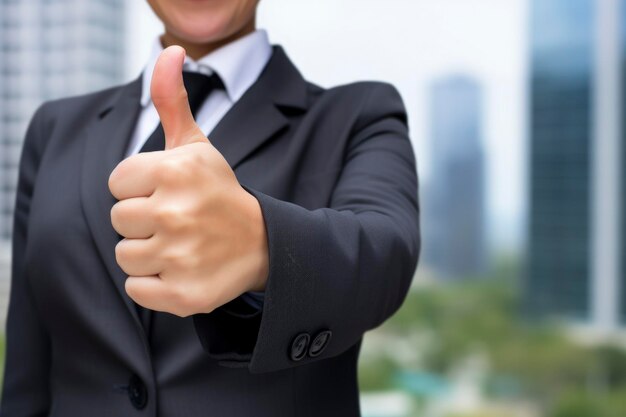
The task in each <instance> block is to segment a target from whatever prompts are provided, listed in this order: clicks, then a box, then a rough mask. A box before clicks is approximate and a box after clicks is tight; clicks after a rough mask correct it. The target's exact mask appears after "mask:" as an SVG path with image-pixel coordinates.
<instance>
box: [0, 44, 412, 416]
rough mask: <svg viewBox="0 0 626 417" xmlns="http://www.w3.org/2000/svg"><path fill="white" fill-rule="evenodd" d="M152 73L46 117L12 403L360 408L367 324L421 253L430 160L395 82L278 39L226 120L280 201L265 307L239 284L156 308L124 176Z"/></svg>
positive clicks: (29, 407)
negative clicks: (324, 78)
mask: <svg viewBox="0 0 626 417" xmlns="http://www.w3.org/2000/svg"><path fill="white" fill-rule="evenodd" d="M140 90H141V84H140V82H139V80H136V81H134V82H131V83H130V84H127V85H125V86H122V87H116V88H112V89H109V90H105V91H102V92H98V93H94V94H89V95H86V96H81V97H74V98H69V99H64V100H60V101H55V102H51V103H47V104H44V105H43V106H42V107H41V108H40V109H39V110H38V111H37V113H36V114H35V116H34V117H33V120H32V122H31V125H30V127H29V130H28V133H27V136H26V141H25V144H24V150H23V153H22V159H21V163H20V178H19V184H18V196H17V200H16V214H15V228H14V234H15V236H14V246H13V275H12V289H11V299H10V305H9V313H8V319H7V320H8V322H7V364H6V371H5V383H4V389H3V397H2V403H1V408H0V417H18V416H43V415H49V416H86V415H89V416H112V415H115V416H122V415H123V416H132V415H150V416H156V415H158V416H172V417H173V416H213V415H214V416H260V417H262V416H272V417H277V416H357V415H359V406H358V390H357V382H356V363H357V358H358V353H359V348H360V343H361V338H362V334H363V332H364V331H366V330H368V329H371V328H373V327H375V326H377V325H379V324H380V323H382V322H383V321H384V320H385V319H386V318H387V317H389V316H390V315H391V314H392V313H393V312H394V311H396V309H397V308H398V307H399V306H400V304H401V303H402V301H403V299H404V296H405V294H406V291H407V289H408V287H409V284H410V281H411V277H412V275H413V272H414V269H415V266H416V263H417V258H418V252H419V231H418V203H417V177H416V173H415V161H414V157H413V152H412V147H411V144H410V142H409V140H408V136H407V127H406V114H405V110H404V107H403V105H402V101H401V99H400V97H399V95H398V94H397V92H396V91H395V89H393V88H392V87H390V86H389V85H387V84H382V83H357V84H351V85H346V86H341V87H337V88H332V89H328V90H325V89H322V88H320V87H318V86H315V85H313V84H310V83H308V82H306V81H305V80H304V79H303V78H302V76H301V75H300V74H299V72H298V71H297V69H296V68H295V67H294V66H293V64H292V63H291V62H290V60H289V59H288V58H287V56H286V54H285V53H284V51H283V50H282V49H281V48H280V47H274V51H273V55H272V57H271V59H270V61H269V63H268V64H267V66H266V68H265V69H264V71H263V73H262V74H261V76H260V77H259V79H258V80H257V82H256V83H255V84H254V85H253V86H252V87H251V88H250V89H249V90H248V91H247V92H246V93H245V94H244V96H243V97H242V98H241V99H240V100H239V101H238V102H237V103H236V104H235V106H234V107H233V108H232V109H231V110H230V111H229V112H228V113H227V114H226V116H225V117H224V118H223V119H222V120H221V121H220V123H219V124H218V125H217V126H216V128H215V129H214V130H213V131H212V132H211V133H210V135H209V138H210V139H211V141H212V143H213V144H214V146H215V147H216V148H217V149H218V150H219V151H220V152H221V153H222V154H223V155H224V157H225V158H226V160H227V161H228V162H229V164H230V165H231V167H232V168H233V169H234V171H235V173H236V175H237V178H238V180H239V181H240V183H241V184H242V185H243V186H244V187H245V188H246V189H247V190H248V191H249V192H250V193H251V194H253V195H254V196H255V197H256V198H257V199H258V201H259V204H260V206H261V209H262V213H263V217H264V221H265V225H266V229H267V235H268V246H269V269H270V271H269V276H268V281H267V287H266V290H265V299H264V305H263V309H262V310H255V309H254V308H252V307H250V306H249V305H248V304H247V303H245V302H243V301H242V300H241V298H237V299H235V300H233V301H231V302H230V303H228V304H227V305H225V306H223V307H221V308H218V309H217V310H215V311H213V312H211V313H208V314H196V315H194V316H191V317H187V318H180V317H177V316H174V315H171V314H167V313H160V312H153V314H151V319H150V321H149V322H145V321H144V322H142V320H141V319H140V317H139V315H138V314H137V311H136V310H135V306H134V304H133V302H132V300H131V299H130V298H129V297H128V296H127V295H126V293H125V290H124V281H125V279H126V274H124V272H123V271H122V270H121V269H120V268H119V266H118V265H117V263H116V260H115V252H114V248H115V244H116V243H117V242H118V236H117V234H116V233H115V231H114V230H113V228H112V226H111V223H110V209H111V207H112V206H113V204H114V203H115V202H116V200H115V199H114V198H113V196H112V195H111V194H110V192H109V190H108V188H107V180H108V176H109V174H110V173H111V171H112V170H113V168H115V166H116V165H117V163H118V162H119V161H120V160H121V158H122V155H123V152H124V149H125V147H126V145H127V141H128V138H129V135H130V134H131V130H132V127H133V125H134V122H135V119H136V117H137V113H138V111H139V95H140V92H141V91H140ZM146 326H149V329H150V331H149V332H147V331H146Z"/></svg>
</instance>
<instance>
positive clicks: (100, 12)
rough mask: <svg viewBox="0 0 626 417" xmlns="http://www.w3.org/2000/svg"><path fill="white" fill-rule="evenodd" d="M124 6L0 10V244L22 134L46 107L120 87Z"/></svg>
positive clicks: (104, 3) (6, 231) (10, 4)
mask: <svg viewBox="0 0 626 417" xmlns="http://www.w3.org/2000/svg"><path fill="white" fill-rule="evenodd" d="M125 42H126V39H125V4H124V1H123V0H89V1H84V0H55V1H49V0H28V1H17V0H4V1H2V2H0V242H1V241H2V240H5V241H6V240H8V239H9V238H10V234H11V229H12V225H11V222H12V211H13V204H14V198H15V185H16V181H17V165H18V162H19V155H20V150H21V146H22V140H23V137H24V133H25V130H26V126H27V124H28V121H29V119H30V117H31V116H32V114H33V112H34V110H35V109H36V108H37V106H38V105H39V104H40V103H41V102H43V101H44V100H49V99H54V98H58V97H64V96H69V95H75V94H81V93H85V92H89V91H94V90H98V89H101V88H104V87H108V86H110V85H113V84H116V83H119V82H121V81H122V79H123V75H124V74H123V70H124V43H125Z"/></svg>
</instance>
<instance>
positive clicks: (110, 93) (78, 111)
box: [33, 83, 132, 121]
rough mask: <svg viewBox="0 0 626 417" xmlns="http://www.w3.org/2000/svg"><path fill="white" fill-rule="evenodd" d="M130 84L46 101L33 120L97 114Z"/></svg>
mask: <svg viewBox="0 0 626 417" xmlns="http://www.w3.org/2000/svg"><path fill="white" fill-rule="evenodd" d="M130 84H132V83H128V84H122V85H117V86H114V87H109V88H106V89H103V90H99V91H95V92H91V93H87V94H81V95H76V96H69V97H64V98H59V99H55V100H49V101H45V102H44V103H42V104H41V105H40V106H39V108H38V109H37V111H36V112H35V114H34V116H33V121H35V120H36V119H37V118H46V119H47V120H48V121H50V120H58V119H63V118H76V117H80V118H84V116H86V115H88V114H89V113H94V114H95V113H96V112H98V111H99V110H101V109H102V107H103V106H104V105H105V104H106V103H109V102H111V100H115V98H116V97H118V96H119V95H120V93H121V92H122V91H123V90H124V89H126V88H128V87H129V85H130Z"/></svg>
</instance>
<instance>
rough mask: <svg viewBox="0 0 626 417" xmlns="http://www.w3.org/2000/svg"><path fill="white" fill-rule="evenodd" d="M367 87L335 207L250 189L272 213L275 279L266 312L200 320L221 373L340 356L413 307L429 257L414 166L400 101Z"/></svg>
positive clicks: (268, 218)
mask: <svg viewBox="0 0 626 417" xmlns="http://www.w3.org/2000/svg"><path fill="white" fill-rule="evenodd" d="M368 86H369V91H368V94H367V95H366V98H365V99H364V101H363V103H361V104H362V111H361V112H360V115H359V118H358V120H357V122H356V123H355V125H354V126H353V134H352V136H351V138H350V142H349V144H348V147H347V149H346V156H345V159H344V161H345V162H344V166H343V169H342V172H341V174H340V177H339V180H338V182H337V183H336V186H335V188H334V190H333V193H332V197H331V201H330V204H329V206H328V207H326V208H321V209H316V210H308V209H305V208H303V207H300V206H298V205H296V204H292V203H290V202H286V201H281V200H278V199H276V198H273V197H271V196H269V195H266V194H264V193H262V192H259V191H257V190H253V189H250V188H246V187H244V188H246V189H247V190H248V192H250V193H251V194H253V195H254V196H255V197H256V198H257V199H258V201H259V203H260V206H261V210H262V212H263V217H264V221H265V225H266V228H267V235H268V243H269V277H268V281H267V286H266V289H265V301H264V304H263V308H262V311H255V310H254V309H251V308H248V307H247V306H246V305H245V304H244V303H243V302H242V301H241V300H240V298H237V299H235V300H233V302H231V303H228V304H226V305H225V306H223V308H220V309H217V310H215V311H214V312H211V313H208V314H198V315H195V316H194V322H195V326H196V331H197V333H198V336H199V338H200V341H201V343H202V345H203V348H204V350H205V351H206V352H207V353H208V354H209V355H210V356H212V357H213V358H215V359H217V360H218V361H220V363H221V364H222V365H225V366H242V367H248V368H249V370H250V372H253V373H261V372H270V371H275V370H280V369H285V368H288V367H292V366H299V365H302V364H307V363H311V362H313V361H318V360H322V359H325V358H329V357H332V356H335V355H338V354H341V353H342V352H344V351H346V350H347V349H348V348H350V347H351V346H353V345H355V344H356V343H357V342H359V340H360V339H361V337H362V336H363V333H364V332H365V331H367V330H369V329H372V328H374V327H376V326H378V325H380V324H381V323H383V321H385V320H386V319H387V318H388V317H389V316H391V315H392V314H393V313H394V312H395V311H396V310H397V309H398V308H399V307H400V305H401V304H402V302H403V301H404V298H405V296H406V293H407V291H408V288H409V286H410V282H411V279H412V277H413V274H414V272H415V268H416V265H417V260H418V254H419V247H420V234H419V221H418V217H419V208H418V198H417V188H418V187H417V173H416V167H415V158H414V154H413V150H412V145H411V142H410V140H409V137H408V131H407V122H406V112H405V109H404V106H403V104H402V100H401V98H400V95H399V94H398V92H397V91H396V90H395V88H393V87H392V86H390V85H388V84H382V83H372V84H369V85H368ZM321 334H325V337H324V338H323V339H325V340H322V341H321V343H318V344H317V345H316V346H313V345H314V340H315V339H316V336H317V335H321ZM318 342H320V341H319V340H318ZM320 346H321V347H323V349H322V350H321V351H320V350H318V349H317V347H320ZM302 348H304V351H305V354H303V355H299V352H300V351H301V350H302ZM307 350H308V352H309V353H308V354H306V351H307ZM294 354H295V355H294Z"/></svg>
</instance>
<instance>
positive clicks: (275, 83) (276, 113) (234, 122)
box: [208, 46, 307, 169]
mask: <svg viewBox="0 0 626 417" xmlns="http://www.w3.org/2000/svg"><path fill="white" fill-rule="evenodd" d="M306 92H307V91H306V82H305V81H304V79H303V78H302V75H300V73H299V72H298V70H297V69H296V68H295V67H294V65H293V64H292V63H291V61H290V60H289V58H288V57H287V55H286V54H285V52H284V51H283V49H282V48H281V47H280V46H274V47H273V53H272V57H271V58H270V60H269V62H268V63H267V65H266V67H265V69H264V70H263V72H262V73H261V75H260V76H259V79H258V80H257V81H256V82H255V83H254V84H253V85H252V86H251V87H250V88H249V89H248V91H246V93H245V94H244V95H243V96H242V97H241V98H240V99H239V100H238V101H237V102H236V103H235V105H234V106H233V107H232V108H231V109H230V110H229V111H228V113H226V115H225V116H224V117H223V118H222V120H221V121H220V122H219V123H218V124H217V126H216V127H215V128H214V129H213V131H212V132H211V133H210V134H209V135H208V136H209V139H210V140H211V143H212V144H213V145H214V146H215V147H216V148H217V149H218V150H219V151H220V152H221V153H222V155H224V158H226V160H227V161H228V163H229V164H230V166H231V167H232V168H233V169H235V168H236V167H237V165H239V164H240V163H241V162H242V161H243V160H245V158H246V157H248V156H249V155H251V154H252V153H253V152H254V151H255V150H256V149H258V148H259V147H260V146H262V145H263V144H264V143H265V142H266V141H268V140H269V139H271V138H272V137H274V136H276V135H277V134H279V133H280V132H281V131H282V130H283V129H285V128H286V127H288V126H289V119H288V117H287V116H285V112H286V111H294V110H295V111H301V110H304V109H305V108H306V104H307V97H306Z"/></svg>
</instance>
